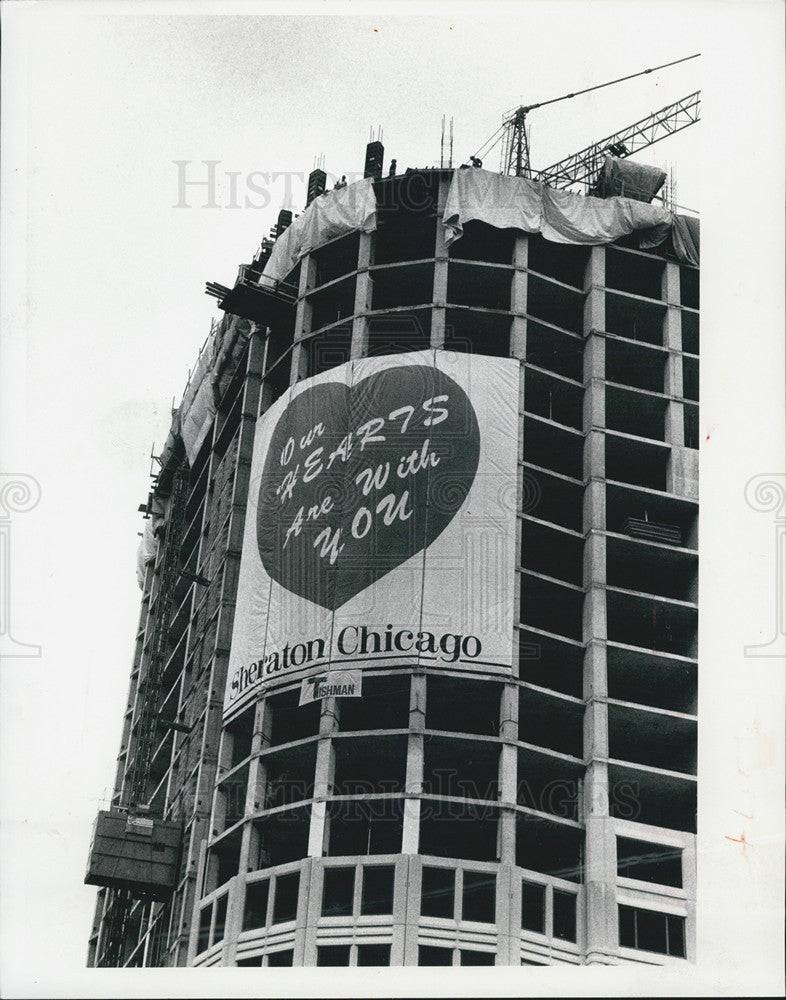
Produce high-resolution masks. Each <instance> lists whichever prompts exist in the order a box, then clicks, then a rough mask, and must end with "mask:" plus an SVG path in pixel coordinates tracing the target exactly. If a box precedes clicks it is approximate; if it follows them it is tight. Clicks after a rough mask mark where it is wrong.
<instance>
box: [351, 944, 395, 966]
mask: <svg viewBox="0 0 786 1000" xmlns="http://www.w3.org/2000/svg"><path fill="white" fill-rule="evenodd" d="M358 965H390V945H389V944H359V945H358Z"/></svg>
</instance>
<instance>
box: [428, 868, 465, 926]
mask: <svg viewBox="0 0 786 1000" xmlns="http://www.w3.org/2000/svg"><path fill="white" fill-rule="evenodd" d="M455 893H456V873H455V872H454V871H453V869H452V868H424V869H423V882H422V887H421V890H420V912H421V914H422V915H423V916H424V917H444V918H445V919H446V920H452V919H453V910H454V907H455Z"/></svg>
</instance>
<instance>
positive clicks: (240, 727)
mask: <svg viewBox="0 0 786 1000" xmlns="http://www.w3.org/2000/svg"><path fill="white" fill-rule="evenodd" d="M226 731H227V735H228V736H229V737H230V738H231V739H232V757H231V760H230V763H229V766H230V767H236V766H237V765H238V764H239V763H240V762H241V760H245V759H246V757H248V756H249V755H250V753H251V737H252V735H253V732H254V709H253V708H251V709H249V710H248V711H247V712H243V714H242V715H241V716H239V717H238V718H237V719H235V720H233V721H232V722H231V723H230V724H229V725H228V726H227V730H226Z"/></svg>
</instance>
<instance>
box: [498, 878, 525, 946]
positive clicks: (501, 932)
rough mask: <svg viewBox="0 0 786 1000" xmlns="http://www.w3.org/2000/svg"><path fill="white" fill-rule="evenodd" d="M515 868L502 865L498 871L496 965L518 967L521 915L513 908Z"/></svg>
mask: <svg viewBox="0 0 786 1000" xmlns="http://www.w3.org/2000/svg"><path fill="white" fill-rule="evenodd" d="M514 878H515V876H514V874H513V868H512V867H511V865H508V864H504V863H503V864H501V865H500V866H499V868H498V869H497V893H496V912H495V923H496V925H497V958H496V962H495V964H496V965H518V964H519V953H520V951H521V946H520V941H521V933H520V924H519V914H518V913H517V912H516V911H514V909H513V907H512V906H511V901H512V899H513V896H514V893H513V891H512V890H513V880H514Z"/></svg>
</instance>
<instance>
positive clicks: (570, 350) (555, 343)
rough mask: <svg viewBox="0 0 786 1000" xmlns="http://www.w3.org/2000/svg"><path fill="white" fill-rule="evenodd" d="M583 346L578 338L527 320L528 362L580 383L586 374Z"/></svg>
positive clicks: (529, 319)
mask: <svg viewBox="0 0 786 1000" xmlns="http://www.w3.org/2000/svg"><path fill="white" fill-rule="evenodd" d="M582 352H583V345H582V342H581V341H580V340H578V339H577V338H576V337H571V336H569V335H568V334H566V333H564V332H562V331H561V330H555V329H553V328H552V327H550V326H545V325H544V324H543V323H538V321H537V320H534V319H532V318H530V317H528V318H527V361H528V362H529V363H530V364H532V365H537V366H538V367H539V368H547V369H548V370H549V371H550V372H555V373H556V374H557V375H565V376H567V378H572V379H575V380H576V381H577V382H580V381H581V380H582V378H583V372H584V356H583V353H582Z"/></svg>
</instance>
